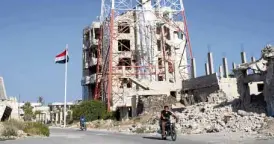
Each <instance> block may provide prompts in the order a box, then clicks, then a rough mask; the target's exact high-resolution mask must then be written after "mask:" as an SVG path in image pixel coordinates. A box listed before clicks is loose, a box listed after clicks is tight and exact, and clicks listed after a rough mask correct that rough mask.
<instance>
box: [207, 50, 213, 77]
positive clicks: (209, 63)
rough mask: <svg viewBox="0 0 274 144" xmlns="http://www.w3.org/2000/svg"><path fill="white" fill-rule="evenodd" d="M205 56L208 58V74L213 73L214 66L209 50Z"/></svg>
mask: <svg viewBox="0 0 274 144" xmlns="http://www.w3.org/2000/svg"><path fill="white" fill-rule="evenodd" d="M207 58H208V67H209V74H213V73H214V66H213V56H212V53H211V52H209V53H208V54H207Z"/></svg>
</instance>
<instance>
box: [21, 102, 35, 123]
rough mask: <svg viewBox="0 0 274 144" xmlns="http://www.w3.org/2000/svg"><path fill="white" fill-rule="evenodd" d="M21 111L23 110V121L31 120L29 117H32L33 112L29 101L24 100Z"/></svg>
mask: <svg viewBox="0 0 274 144" xmlns="http://www.w3.org/2000/svg"><path fill="white" fill-rule="evenodd" d="M22 109H23V111H24V120H25V121H31V119H32V118H33V112H32V109H33V108H32V106H31V104H30V102H26V103H25V104H24V106H23V107H22Z"/></svg>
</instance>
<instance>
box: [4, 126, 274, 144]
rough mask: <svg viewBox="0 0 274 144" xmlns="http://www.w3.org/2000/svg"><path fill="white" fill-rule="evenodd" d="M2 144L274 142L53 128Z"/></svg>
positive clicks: (227, 143)
mask: <svg viewBox="0 0 274 144" xmlns="http://www.w3.org/2000/svg"><path fill="white" fill-rule="evenodd" d="M0 143H1V144H90V143H103V144H147V143H149V144H167V143H173V144H183V143H184V144H205V143H207V144H230V143H231V144H232V143H233V144H236V143H243V144H255V143H263V144H270V143H273V141H269V140H268V141H266V140H263V141H253V140H249V141H246V140H245V141H244V142H243V141H242V142H241V141H235V140H225V139H212V138H204V137H200V136H196V137H191V136H178V139H177V141H175V142H173V141H171V140H165V141H164V140H161V139H160V135H156V134H155V135H154V134H153V135H151V134H150V135H130V134H121V133H113V132H104V131H79V130H76V129H61V128H52V129H51V135H50V137H49V138H26V139H20V140H10V141H4V142H0Z"/></svg>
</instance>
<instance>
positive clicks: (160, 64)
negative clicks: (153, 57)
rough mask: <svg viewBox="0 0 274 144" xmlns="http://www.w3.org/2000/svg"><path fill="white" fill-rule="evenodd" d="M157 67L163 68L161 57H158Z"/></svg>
mask: <svg viewBox="0 0 274 144" xmlns="http://www.w3.org/2000/svg"><path fill="white" fill-rule="evenodd" d="M158 67H159V68H163V59H162V58H158Z"/></svg>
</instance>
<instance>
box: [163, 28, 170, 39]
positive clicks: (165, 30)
mask: <svg viewBox="0 0 274 144" xmlns="http://www.w3.org/2000/svg"><path fill="white" fill-rule="evenodd" d="M164 32H165V36H166V39H168V40H170V30H169V28H167V27H164Z"/></svg>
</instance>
